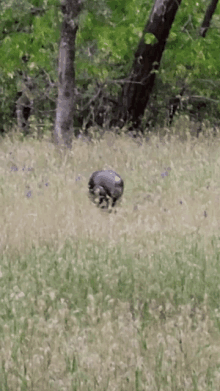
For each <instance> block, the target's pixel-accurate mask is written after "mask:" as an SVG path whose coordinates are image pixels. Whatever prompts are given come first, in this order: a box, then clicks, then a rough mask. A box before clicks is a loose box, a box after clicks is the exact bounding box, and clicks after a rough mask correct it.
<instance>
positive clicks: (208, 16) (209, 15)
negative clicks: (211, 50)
mask: <svg viewBox="0 0 220 391" xmlns="http://www.w3.org/2000/svg"><path fill="white" fill-rule="evenodd" d="M217 4H218V0H211V2H210V4H209V5H208V8H207V10H206V13H205V17H204V19H203V22H202V25H201V28H200V35H201V36H202V37H203V38H205V36H206V33H207V31H208V28H209V26H210V22H211V19H212V15H213V14H214V12H215V9H216V7H217Z"/></svg>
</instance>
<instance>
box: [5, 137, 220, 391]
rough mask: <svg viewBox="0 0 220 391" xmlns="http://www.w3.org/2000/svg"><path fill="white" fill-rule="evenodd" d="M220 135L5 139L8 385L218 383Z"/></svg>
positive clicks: (202, 386) (200, 386)
mask: <svg viewBox="0 0 220 391" xmlns="http://www.w3.org/2000/svg"><path fill="white" fill-rule="evenodd" d="M219 145H220V144H219V139H218V137H217V138H215V139H212V138H211V137H209V138H205V137H200V138H199V139H198V140H194V139H191V138H189V137H188V138H186V139H185V140H183V139H182V140H180V138H179V137H177V136H169V138H168V137H165V138H163V139H160V138H159V136H158V137H157V136H152V137H151V138H150V140H149V141H148V142H147V143H143V144H142V145H140V144H138V143H135V142H134V141H132V140H131V139H128V138H126V137H116V136H114V135H112V134H111V133H109V134H107V135H106V136H105V137H104V139H102V140H100V141H95V140H94V141H93V142H92V143H86V142H83V141H75V142H74V144H73V148H72V150H71V151H68V152H58V151H56V149H55V148H54V146H53V145H52V144H50V143H49V142H48V141H46V140H43V141H41V142H39V141H36V140H28V141H24V142H19V141H17V140H16V139H14V140H13V142H12V141H10V139H5V140H2V141H1V144H0V232H1V235H0V246H1V255H0V300H1V306H0V391H1V390H2V391H6V390H10V391H15V390H16V391H17V390H22V391H23V390H28V391H29V390H34V391H35V390H45V391H48V390H56V391H57V390H77V391H78V390H80V391H81V390H83V391H84V390H86V391H87V390H88V391H89V390H91V391H92V390H100V391H104V390H110V391H112V390H119V391H122V390H126V391H127V390H128V391H134V390H147V391H148V390H152V391H154V390H155V391H156V390H167V391H168V390H175V391H177V390H178V391H180V390H184V391H185V390H190V391H191V390H198V391H200V390H202V391H203V390H204V391H207V390H213V391H216V390H218V389H219V377H220V358H219V357H220V355H219V351H220V304H219V303H220V244H219V243H220V242H219V240H220V235H219V221H220V208H219V197H220V180H219V168H220V167H219V166H220V158H219V156H220V146H219ZM12 167H13V168H12ZM15 167H17V169H16V168H15ZM23 168H24V170H23ZM28 168H29V170H28ZM102 168H113V169H115V170H116V171H117V172H118V173H119V174H120V175H121V176H122V178H123V179H124V181H125V191H124V195H123V197H122V200H121V203H120V204H119V205H118V207H117V213H113V212H112V213H107V212H106V211H104V210H100V209H98V208H97V207H96V206H95V205H94V204H92V203H91V202H90V200H89V198H88V192H87V182H88V178H89V176H90V174H91V173H92V172H93V171H95V170H97V169H102ZM30 169H31V170H30ZM28 195H29V196H28Z"/></svg>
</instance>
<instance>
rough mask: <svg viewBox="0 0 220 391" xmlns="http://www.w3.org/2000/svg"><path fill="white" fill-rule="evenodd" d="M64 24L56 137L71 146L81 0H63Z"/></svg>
mask: <svg viewBox="0 0 220 391" xmlns="http://www.w3.org/2000/svg"><path fill="white" fill-rule="evenodd" d="M61 4H62V12H63V24H62V29H61V40H60V47H59V63H58V99H57V109H56V122H55V129H54V139H55V142H56V143H57V144H64V145H66V146H71V141H72V124H73V109H74V96H75V72H74V59H75V39H76V33H77V30H78V15H79V13H80V10H81V1H80V0H61Z"/></svg>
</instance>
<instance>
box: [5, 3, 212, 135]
mask: <svg viewBox="0 0 220 391" xmlns="http://www.w3.org/2000/svg"><path fill="white" fill-rule="evenodd" d="M152 6H153V2H151V1H147V2H146V1H143V0H135V1H133V0H130V1H120V2H118V1H114V0H112V1H107V0H97V1H86V2H83V6H82V10H81V12H80V15H79V29H78V31H77V35H76V53H75V72H76V88H77V90H76V97H75V99H76V102H75V109H74V123H73V126H74V132H75V135H78V134H79V132H82V131H85V129H86V128H88V127H90V126H92V125H96V126H103V124H104V123H105V121H106V119H107V117H108V113H109V112H110V111H111V108H112V103H115V102H116V101H117V98H118V94H119V93H120V91H121V88H122V85H123V83H125V82H126V77H127V76H128V75H129V72H130V70H131V67H132V63H133V60H134V53H135V50H136V48H137V45H138V43H139V41H140V38H141V36H142V32H143V29H144V26H145V25H146V22H147V20H148V18H149V15H150V12H151V9H152ZM207 6H208V4H207V2H206V1H198V2H197V1H184V2H182V3H181V5H180V7H179V9H178V11H177V14H176V17H175V20H174V23H173V25H172V28H171V31H170V34H169V37H168V40H167V44H166V47H165V51H164V53H163V57H162V62H161V65H160V67H159V70H156V71H155V72H156V73H157V75H156V81H155V85H154V88H153V92H152V94H151V99H150V102H149V104H148V106H147V108H146V110H145V114H144V116H143V119H142V126H143V128H144V129H148V130H152V129H154V128H155V126H161V125H162V126H163V125H166V124H167V123H169V116H170V111H172V103H173V102H175V99H176V98H177V100H178V106H179V108H180V109H181V112H182V114H185V115H186V116H187V117H186V118H188V119H193V120H194V121H199V122H203V123H204V121H208V122H209V123H212V125H214V126H217V125H218V123H219V67H220V65H219V51H218V48H219V27H220V26H219V24H220V20H219V18H220V15H219V14H220V8H219V6H218V5H217V8H216V10H215V12H214V15H213V17H212V21H211V26H210V27H209V29H208V33H207V34H206V35H205V37H202V36H201V35H200V28H201V24H202V21H203V19H204V15H205V12H206V9H207ZM0 13H1V20H0V42H1V45H0V97H1V99H0V118H1V132H2V133H5V132H8V130H9V129H11V126H12V124H13V123H15V122H16V102H17V101H18V99H19V97H20V96H21V95H22V93H23V92H24V90H25V94H26V97H27V102H26V107H25V110H26V113H24V116H25V115H26V117H27V118H28V119H29V125H30V127H28V133H30V132H32V133H34V132H36V133H37V134H42V133H44V132H45V130H46V129H47V130H48V129H52V127H53V123H54V118H55V109H56V100H57V87H58V85H57V80H58V79H57V77H58V76H57V66H58V50H59V40H60V30H61V22H62V18H63V15H62V12H61V8H60V3H59V2H57V1H55V0H32V1H29V2H28V1H27V0H22V1H15V0H10V1H2V2H1V6H0ZM151 39H152V37H150V36H149V35H148V37H146V38H145V40H150V41H151ZM179 98H181V99H179ZM108 120H109V118H108ZM25 125H26V124H21V127H22V126H23V127H24V128H25ZM26 133H27V129H26Z"/></svg>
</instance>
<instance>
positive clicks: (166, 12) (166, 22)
mask: <svg viewBox="0 0 220 391" xmlns="http://www.w3.org/2000/svg"><path fill="white" fill-rule="evenodd" d="M180 3H181V0H155V3H154V6H153V8H152V11H151V15H150V18H149V20H148V22H147V24H146V26H145V28H144V31H143V35H142V38H141V40H140V43H139V45H138V48H137V51H136V53H135V59H134V62H133V67H132V71H131V74H130V77H129V78H128V82H127V83H126V84H124V87H123V90H122V94H121V97H120V99H119V107H118V109H117V112H116V121H114V124H117V125H119V126H123V124H124V122H125V121H131V122H132V124H133V126H134V127H138V126H139V125H140V121H141V116H142V115H143V114H144V110H145V108H146V105H147V103H148V100H149V97H150V94H151V91H152V88H153V85H154V81H155V76H156V73H157V70H158V68H159V65H160V60H161V57H162V54H163V51H164V48H165V45H166V40H167V37H168V35H169V31H170V28H171V26H172V23H173V21H174V18H175V15H176V12H177V10H178V7H179V5H180Z"/></svg>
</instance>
